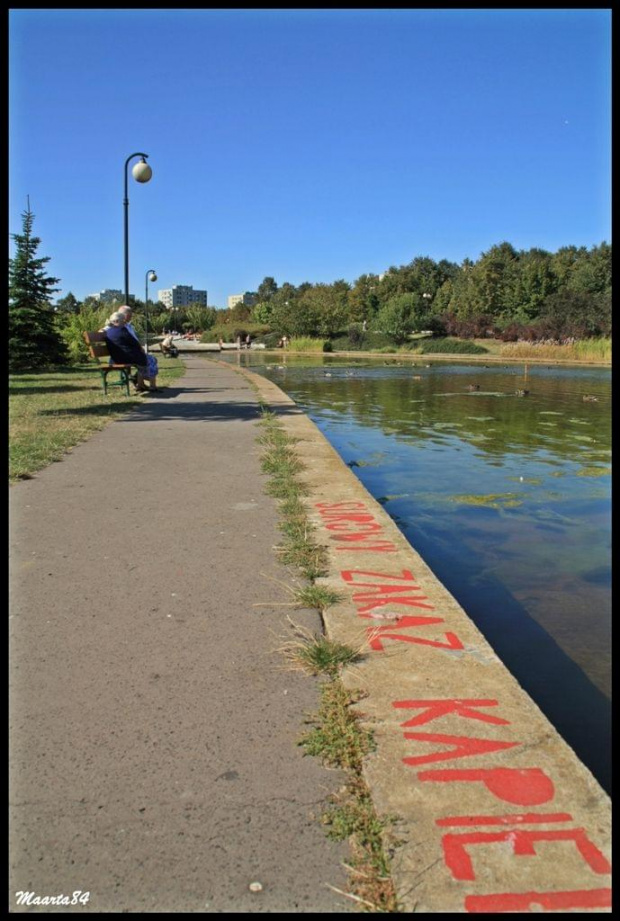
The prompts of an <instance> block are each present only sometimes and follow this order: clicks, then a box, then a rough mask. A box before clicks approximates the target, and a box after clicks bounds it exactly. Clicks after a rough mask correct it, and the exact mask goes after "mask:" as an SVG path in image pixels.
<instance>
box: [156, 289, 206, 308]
mask: <svg viewBox="0 0 620 921" xmlns="http://www.w3.org/2000/svg"><path fill="white" fill-rule="evenodd" d="M157 297H158V299H159V300H160V301H161V302H162V304H164V305H165V306H166V307H168V308H171V307H189V306H190V304H200V305H201V306H202V307H206V306H207V292H206V291H198V290H195V289H194V288H193V287H192V285H173V286H172V288H164V289H163V290H161V291H158V292H157Z"/></svg>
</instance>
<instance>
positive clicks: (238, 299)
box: [228, 291, 256, 310]
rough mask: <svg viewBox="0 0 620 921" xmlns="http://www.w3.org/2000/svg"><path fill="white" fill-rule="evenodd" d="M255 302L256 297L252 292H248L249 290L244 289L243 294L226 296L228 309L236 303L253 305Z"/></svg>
mask: <svg viewBox="0 0 620 921" xmlns="http://www.w3.org/2000/svg"><path fill="white" fill-rule="evenodd" d="M255 303H256V298H255V296H254V295H253V294H250V292H249V291H246V292H245V294H230V295H229V296H228V309H229V310H232V308H233V307H236V306H237V304H243V305H244V306H245V307H253V306H254V304H255Z"/></svg>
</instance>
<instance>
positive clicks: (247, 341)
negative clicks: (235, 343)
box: [245, 333, 252, 349]
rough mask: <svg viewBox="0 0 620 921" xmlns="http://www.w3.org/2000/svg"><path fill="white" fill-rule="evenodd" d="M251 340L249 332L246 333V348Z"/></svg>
mask: <svg viewBox="0 0 620 921" xmlns="http://www.w3.org/2000/svg"><path fill="white" fill-rule="evenodd" d="M251 342H252V337H251V336H250V334H249V333H248V334H247V336H246V337H245V347H246V349H249V348H250V343H251Z"/></svg>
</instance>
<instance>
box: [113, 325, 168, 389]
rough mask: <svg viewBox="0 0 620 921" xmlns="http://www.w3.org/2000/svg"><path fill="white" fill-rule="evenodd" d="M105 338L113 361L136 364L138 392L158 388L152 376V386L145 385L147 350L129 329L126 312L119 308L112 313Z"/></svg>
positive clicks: (147, 372)
mask: <svg viewBox="0 0 620 921" xmlns="http://www.w3.org/2000/svg"><path fill="white" fill-rule="evenodd" d="M105 338H106V343H107V346H108V351H109V353H110V357H111V358H112V361H114V362H115V363H117V364H121V365H135V367H136V371H137V372H138V380H137V382H136V390H137V391H138V393H151V392H152V391H153V390H156V389H157V380H155V383H153V379H152V378H151V379H150V387H146V386H145V378H146V379H148V374H149V369H148V363H147V356H146V352H145V351H144V349H143V348H142V346H141V345H140V343H139V342H138V340H137V339H136V338H135V336H132V335H131V333H130V332H129V330H128V329H127V320H126V318H125V314H124V313H121V311H119V310H117V311H116V313H113V314H112V316H111V317H110V319H109V320H108V326H107V327H106V329H105Z"/></svg>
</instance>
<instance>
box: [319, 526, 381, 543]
mask: <svg viewBox="0 0 620 921" xmlns="http://www.w3.org/2000/svg"><path fill="white" fill-rule="evenodd" d="M380 530H381V528H380V527H379V525H377V526H376V527H374V528H372V529H371V530H368V531H354V532H353V534H334V535H333V536H332V537H331V540H346V541H356V540H374V539H375V538H374V537H371V533H372V532H376V531H380Z"/></svg>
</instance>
